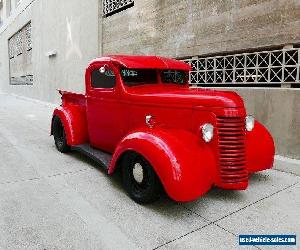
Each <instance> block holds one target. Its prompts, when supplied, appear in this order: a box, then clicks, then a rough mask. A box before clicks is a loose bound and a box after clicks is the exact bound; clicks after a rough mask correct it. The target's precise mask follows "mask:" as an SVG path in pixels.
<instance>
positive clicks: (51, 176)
mask: <svg viewBox="0 0 300 250" xmlns="http://www.w3.org/2000/svg"><path fill="white" fill-rule="evenodd" d="M87 170H91V168H83V169H79V170H76V171H69V172H63V173H57V174H53V175H47V176H41V177H33V178H29V179H20V180H15V181H6V182H0V185H9V184H16V183H21V182H30V181H37V180H43V179H47V178H53V177H57V176H63V175H71V174H77V173H80V172H85V171H87Z"/></svg>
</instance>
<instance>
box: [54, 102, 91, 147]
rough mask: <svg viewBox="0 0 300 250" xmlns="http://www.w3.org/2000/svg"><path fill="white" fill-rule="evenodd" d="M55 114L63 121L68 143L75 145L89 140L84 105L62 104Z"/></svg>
mask: <svg viewBox="0 0 300 250" xmlns="http://www.w3.org/2000/svg"><path fill="white" fill-rule="evenodd" d="M54 116H58V117H59V118H60V120H61V121H62V123H63V126H64V129H65V132H66V136H67V143H68V145H70V146H75V145H79V144H83V143H86V142H87V141H88V134H87V122H86V114H85V109H84V108H83V107H81V106H78V105H69V106H60V107H57V108H56V109H55V110H54V112H53V117H54ZM52 121H53V118H52ZM51 134H52V125H51Z"/></svg>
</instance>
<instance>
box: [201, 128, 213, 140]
mask: <svg viewBox="0 0 300 250" xmlns="http://www.w3.org/2000/svg"><path fill="white" fill-rule="evenodd" d="M201 132H202V139H203V140H204V141H205V142H210V141H211V140H212V139H213V138H214V126H213V125H212V124H210V123H205V124H204V125H203V126H202V128H201Z"/></svg>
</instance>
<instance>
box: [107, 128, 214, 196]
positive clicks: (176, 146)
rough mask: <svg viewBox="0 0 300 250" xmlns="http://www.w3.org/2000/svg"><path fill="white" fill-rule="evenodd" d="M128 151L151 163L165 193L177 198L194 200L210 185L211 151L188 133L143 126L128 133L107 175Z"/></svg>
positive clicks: (212, 170) (211, 172)
mask: <svg viewBox="0 0 300 250" xmlns="http://www.w3.org/2000/svg"><path fill="white" fill-rule="evenodd" d="M128 150H132V151H135V152H137V153H140V154H141V155H143V156H144V157H145V158H146V159H147V160H148V161H149V162H150V164H151V165H152V167H153V169H154V171H155V172H156V173H157V175H158V177H159V178H160V180H161V183H162V185H163V186H164V188H165V190H166V192H167V194H168V195H169V196H170V197H171V198H172V199H174V200H176V201H191V200H194V199H196V198H198V197H199V196H201V195H203V194H204V193H205V192H207V191H208V190H209V189H210V187H211V186H212V185H213V180H214V174H215V169H216V165H215V164H216V163H215V159H214V155H213V152H212V150H211V149H210V147H209V146H208V144H205V143H204V142H202V143H201V141H200V139H199V138H197V136H196V135H194V134H192V133H190V132H187V131H183V130H171V129H168V130H166V129H162V128H153V129H150V128H143V129H140V130H138V131H135V132H132V133H130V134H128V135H127V136H126V137H125V138H124V139H123V140H122V141H121V142H120V144H119V145H118V146H117V148H116V151H115V153H114V155H113V158H112V161H111V164H110V166H109V171H108V172H109V174H112V173H113V172H114V170H115V168H116V165H117V162H118V160H119V159H120V157H122V154H123V153H125V152H126V151H128Z"/></svg>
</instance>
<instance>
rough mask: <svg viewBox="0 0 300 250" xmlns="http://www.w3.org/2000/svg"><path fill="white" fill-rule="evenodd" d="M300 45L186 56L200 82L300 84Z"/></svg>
mask: <svg viewBox="0 0 300 250" xmlns="http://www.w3.org/2000/svg"><path fill="white" fill-rule="evenodd" d="M299 51H300V49H299V48H291V49H280V50H271V51H261V52H252V53H242V54H232V55H226V56H214V57H196V58H195V57H193V58H188V59H185V60H184V61H185V62H187V63H188V64H190V65H191V66H192V71H191V72H190V83H191V84H192V85H196V86H208V85H212V86H227V85H229V86H270V87H276V86H283V87H284V86H292V87H300V80H299V64H300V52H299Z"/></svg>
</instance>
